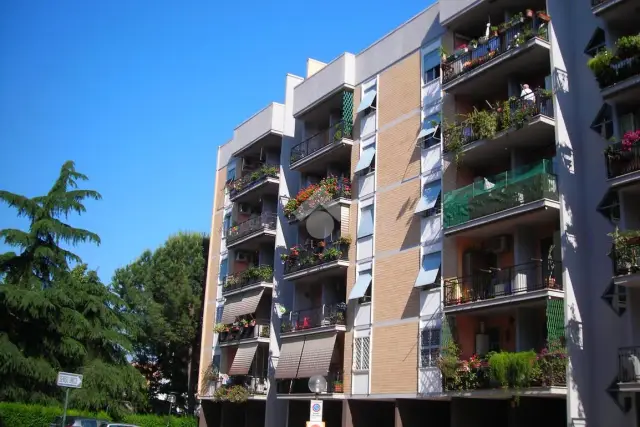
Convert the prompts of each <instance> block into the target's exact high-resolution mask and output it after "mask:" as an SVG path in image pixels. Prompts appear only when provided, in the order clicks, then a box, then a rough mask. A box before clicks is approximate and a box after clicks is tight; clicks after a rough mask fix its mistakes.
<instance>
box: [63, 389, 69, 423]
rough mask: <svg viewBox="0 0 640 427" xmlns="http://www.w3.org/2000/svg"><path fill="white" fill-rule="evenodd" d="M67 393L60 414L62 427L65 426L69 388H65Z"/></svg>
mask: <svg viewBox="0 0 640 427" xmlns="http://www.w3.org/2000/svg"><path fill="white" fill-rule="evenodd" d="M65 388H66V389H67V391H66V392H65V397H64V412H63V413H62V427H65V426H66V425H67V405H68V404H69V387H65Z"/></svg>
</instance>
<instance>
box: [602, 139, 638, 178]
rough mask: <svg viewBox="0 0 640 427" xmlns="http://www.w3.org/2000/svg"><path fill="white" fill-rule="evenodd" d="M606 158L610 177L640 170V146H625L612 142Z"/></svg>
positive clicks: (605, 155)
mask: <svg viewBox="0 0 640 427" xmlns="http://www.w3.org/2000/svg"><path fill="white" fill-rule="evenodd" d="M604 159H605V162H606V165H607V177H608V178H609V179H611V178H616V177H619V176H622V175H626V174H628V173H632V172H637V171H640V146H633V147H628V148H624V147H623V146H622V144H621V143H616V144H612V145H611V146H610V148H608V149H607V151H606V152H605V154H604Z"/></svg>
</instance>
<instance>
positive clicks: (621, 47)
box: [616, 34, 640, 59]
mask: <svg viewBox="0 0 640 427" xmlns="http://www.w3.org/2000/svg"><path fill="white" fill-rule="evenodd" d="M616 53H617V56H619V57H620V58H621V59H626V58H631V57H634V56H636V55H638V54H640V34H637V35H632V36H624V37H620V38H619V39H618V40H617V41H616Z"/></svg>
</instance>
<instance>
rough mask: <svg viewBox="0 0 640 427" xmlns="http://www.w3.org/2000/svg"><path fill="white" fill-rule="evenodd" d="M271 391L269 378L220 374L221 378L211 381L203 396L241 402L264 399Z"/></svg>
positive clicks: (219, 400)
mask: <svg viewBox="0 0 640 427" xmlns="http://www.w3.org/2000/svg"><path fill="white" fill-rule="evenodd" d="M268 393H269V378H267V377H266V375H265V376H261V377H255V376H252V375H232V376H229V375H224V374H222V375H220V378H219V379H216V380H214V381H210V382H209V387H208V389H207V391H206V392H205V394H203V397H205V398H206V397H210V398H211V399H212V400H214V401H216V402H232V403H241V402H244V401H247V400H252V399H255V400H264V399H266V396H267V394H268Z"/></svg>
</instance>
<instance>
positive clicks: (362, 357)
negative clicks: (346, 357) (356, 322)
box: [353, 337, 371, 371]
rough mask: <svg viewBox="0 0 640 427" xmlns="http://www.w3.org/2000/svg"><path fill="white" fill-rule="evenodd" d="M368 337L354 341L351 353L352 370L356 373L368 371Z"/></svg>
mask: <svg viewBox="0 0 640 427" xmlns="http://www.w3.org/2000/svg"><path fill="white" fill-rule="evenodd" d="M370 342H371V338H370V337H359V338H356V339H355V346H354V347H355V348H354V351H353V369H354V370H356V371H368V370H369V344H370Z"/></svg>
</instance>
